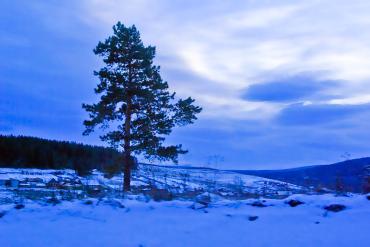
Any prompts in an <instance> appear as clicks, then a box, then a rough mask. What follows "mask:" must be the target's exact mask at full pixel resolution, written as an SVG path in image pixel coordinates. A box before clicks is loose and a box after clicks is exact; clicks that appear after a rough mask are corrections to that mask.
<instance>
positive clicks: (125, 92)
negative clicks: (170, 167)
mask: <svg viewBox="0 0 370 247" xmlns="http://www.w3.org/2000/svg"><path fill="white" fill-rule="evenodd" d="M94 53H95V54H96V55H98V56H101V57H102V58H103V61H104V63H105V67H103V68H101V69H100V70H99V71H95V72H94V74H95V75H96V76H98V77H99V80H100V83H99V84H98V85H97V87H96V88H95V93H96V94H99V95H100V101H99V102H98V103H96V104H92V105H88V104H83V108H84V109H85V110H86V111H87V112H89V119H88V120H86V121H84V125H85V127H86V130H85V131H84V134H85V135H87V134H90V133H91V132H92V131H93V130H94V129H95V127H97V126H100V127H102V128H103V129H104V130H105V132H104V135H102V136H101V137H100V138H101V139H102V140H103V141H106V142H108V143H109V144H111V145H112V146H113V147H115V148H121V149H123V151H124V158H123V160H124V162H123V163H124V169H123V171H124V189H125V190H126V191H129V190H130V180H131V167H132V164H133V161H134V159H135V158H134V155H139V154H141V155H143V156H144V157H145V158H147V159H156V160H160V161H165V160H172V161H173V162H175V163H177V159H178V155H179V154H184V153H186V152H187V151H186V150H183V149H182V146H181V145H172V146H165V145H164V143H163V142H164V140H165V136H166V135H169V134H170V133H171V131H172V129H173V127H175V126H184V125H187V124H192V123H193V122H194V120H196V119H197V117H196V114H197V113H200V111H201V108H200V107H198V106H195V105H194V104H193V103H194V100H193V99H192V98H190V97H189V98H187V99H184V100H183V99H179V100H176V99H175V93H170V92H169V90H168V84H167V82H166V81H163V80H162V78H161V75H160V67H159V66H156V65H153V59H154V57H155V53H156V51H155V47H153V46H144V44H143V42H142V41H141V38H140V33H139V31H138V30H137V29H136V27H135V26H131V27H126V26H125V25H123V24H121V23H120V22H118V23H117V24H116V25H115V26H113V35H112V36H110V37H108V38H107V39H106V40H105V41H104V42H99V44H98V45H97V47H96V48H95V49H94Z"/></svg>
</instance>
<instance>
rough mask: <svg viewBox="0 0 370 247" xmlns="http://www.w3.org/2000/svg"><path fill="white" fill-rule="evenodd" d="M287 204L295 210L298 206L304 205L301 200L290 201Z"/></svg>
mask: <svg viewBox="0 0 370 247" xmlns="http://www.w3.org/2000/svg"><path fill="white" fill-rule="evenodd" d="M286 203H287V204H289V206H291V207H293V208H294V207H297V206H298V205H301V204H304V202H301V201H299V200H289V201H287V202H286Z"/></svg>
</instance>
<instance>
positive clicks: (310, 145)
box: [0, 0, 370, 168]
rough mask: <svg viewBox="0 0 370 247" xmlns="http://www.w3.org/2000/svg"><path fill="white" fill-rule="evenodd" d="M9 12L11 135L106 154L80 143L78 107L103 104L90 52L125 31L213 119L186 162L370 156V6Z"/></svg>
mask: <svg viewBox="0 0 370 247" xmlns="http://www.w3.org/2000/svg"><path fill="white" fill-rule="evenodd" d="M0 11H2V14H3V15H2V17H3V18H2V22H1V23H0V27H1V28H0V34H1V35H0V37H1V38H0V44H2V46H1V47H0V52H1V54H2V57H1V59H0V66H1V68H2V70H1V75H0V84H1V85H0V96H1V97H0V115H1V119H2V122H1V123H0V126H3V127H2V128H3V129H4V126H5V129H9V128H8V127H9V126H11V127H12V128H13V130H12V133H22V134H32V135H40V136H42V137H48V138H60V139H71V140H81V141H86V142H90V143H97V142H98V141H96V140H97V136H95V137H94V138H95V139H94V138H93V137H92V138H91V139H86V138H82V137H81V135H80V134H81V131H82V125H81V122H82V120H83V118H84V117H85V115H84V114H85V113H84V112H83V111H82V109H81V103H82V102H93V101H95V100H96V96H95V95H94V94H93V87H94V86H95V85H96V83H97V80H96V78H94V77H93V76H92V71H93V70H95V69H98V68H99V67H100V66H101V61H100V60H99V59H98V58H96V57H95V56H94V55H93V53H92V52H91V51H92V49H93V48H94V46H95V45H96V44H97V42H98V41H99V40H103V39H105V38H106V37H107V36H108V35H110V34H111V33H112V30H111V27H112V25H114V24H115V23H116V22H117V21H119V20H120V21H122V22H123V23H125V24H127V25H132V24H135V25H136V26H137V27H138V29H139V30H140V32H141V35H142V39H143V41H144V44H146V45H149V44H150V45H155V46H156V47H157V57H156V59H155V63H156V64H158V65H161V70H162V75H163V78H164V79H165V80H167V81H168V82H169V85H170V88H171V89H172V90H174V91H176V92H177V95H178V96H180V97H186V96H192V97H194V98H195V99H196V100H197V103H198V104H200V105H201V106H202V107H203V109H204V111H203V112H202V114H201V115H200V116H199V124H196V125H194V126H192V127H189V128H187V129H184V130H181V131H177V130H176V131H175V132H174V135H173V136H172V137H171V140H173V141H174V142H176V143H183V144H184V146H185V147H188V148H189V150H190V153H189V154H188V155H187V156H185V157H184V158H183V162H189V163H192V164H201V163H202V162H204V161H206V159H207V158H206V157H207V156H209V155H214V154H218V153H221V154H222V155H223V156H225V168H234V167H239V168H252V167H253V168H258V167H259V168H266V167H267V166H270V167H274V165H276V166H281V167H282V166H284V167H287V166H294V165H298V164H313V163H328V162H330V161H335V160H337V159H338V157H339V156H340V154H341V152H345V151H349V152H352V153H353V154H354V156H356V155H366V148H367V146H368V140H369V138H370V136H369V135H370V134H368V133H369V132H368V126H367V123H368V122H369V121H370V114H369V112H368V110H367V108H368V103H370V97H369V95H370V86H369V85H370V84H369V83H370V70H369V69H368V68H370V60H369V59H368V58H369V57H370V29H369V24H370V17H369V15H368V13H369V11H370V2H368V1H355V2H351V3H349V2H348V1H345V0H338V1H316V0H314V1H299V2H298V1H293V0H282V1H264V0H261V1H253V0H247V1H244V0H237V1H233V2H229V1H222V0H212V1H211V0H205V1H195V0H189V1H169V0H158V1H155V2H154V1H150V0H148V1H147V0H125V1H121V0H81V1H72V0H66V1H41V0H35V1H25V0H21V1H2V2H1V3H0ZM25 23H27V24H26V25H25ZM306 71H310V72H311V73H309V74H306V73H305V72H306ZM4 88H5V90H4ZM297 102H304V103H300V104H292V103H297ZM365 123H366V124H365ZM7 126H8V127H7ZM0 128H1V127H0ZM227 165H229V166H227Z"/></svg>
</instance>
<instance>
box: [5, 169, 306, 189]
mask: <svg viewBox="0 0 370 247" xmlns="http://www.w3.org/2000/svg"><path fill="white" fill-rule="evenodd" d="M9 178H12V179H17V180H20V181H25V180H27V179H34V178H40V179H42V180H43V181H44V182H45V183H47V182H49V181H50V180H52V179H54V180H57V181H65V180H66V179H69V180H76V179H78V180H79V181H81V182H82V184H84V185H90V186H91V185H102V186H105V187H107V188H110V189H112V190H117V191H119V190H122V183H123V182H122V174H118V175H116V176H114V177H112V178H110V179H108V178H105V177H104V174H103V173H101V172H98V171H94V172H93V173H92V174H91V175H90V176H87V177H79V176H77V175H76V174H75V172H74V171H72V170H39V169H8V168H0V179H9ZM132 185H133V187H134V189H135V187H136V188H140V189H146V188H152V187H156V188H165V189H168V190H170V191H172V192H173V193H184V192H187V191H194V190H197V191H199V190H202V191H209V192H213V193H215V192H217V193H219V194H220V195H223V196H227V195H232V194H233V193H236V192H238V193H239V194H240V193H244V194H249V195H251V194H255V195H256V196H258V195H263V196H287V195H290V194H293V193H299V192H304V191H305V189H304V188H303V187H300V186H296V185H293V184H289V183H285V182H281V181H277V180H272V179H266V178H261V177H257V176H250V175H244V174H238V173H235V172H230V171H222V170H216V169H186V168H177V167H166V166H155V165H146V164H140V165H139V169H137V171H134V173H133V179H132ZM0 189H1V188H0ZM246 196H247V195H246Z"/></svg>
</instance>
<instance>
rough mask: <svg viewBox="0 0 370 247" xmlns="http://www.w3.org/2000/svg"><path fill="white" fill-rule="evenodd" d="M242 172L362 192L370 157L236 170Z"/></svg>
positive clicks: (317, 186) (295, 182) (306, 184)
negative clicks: (324, 163)
mask: <svg viewBox="0 0 370 247" xmlns="http://www.w3.org/2000/svg"><path fill="white" fill-rule="evenodd" d="M234 172H238V173H240V174H248V175H255V176H261V177H265V178H270V179H277V180H280V181H285V182H289V183H293V184H297V185H301V186H313V187H315V188H320V187H326V188H329V189H333V190H336V189H338V187H339V189H342V190H344V191H351V192H362V191H363V187H364V183H365V178H366V177H367V176H369V174H370V157H368V158H360V159H352V160H347V161H343V162H339V163H335V164H330V165H317V166H306V167H299V168H293V169H283V170H235V171H234Z"/></svg>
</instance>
